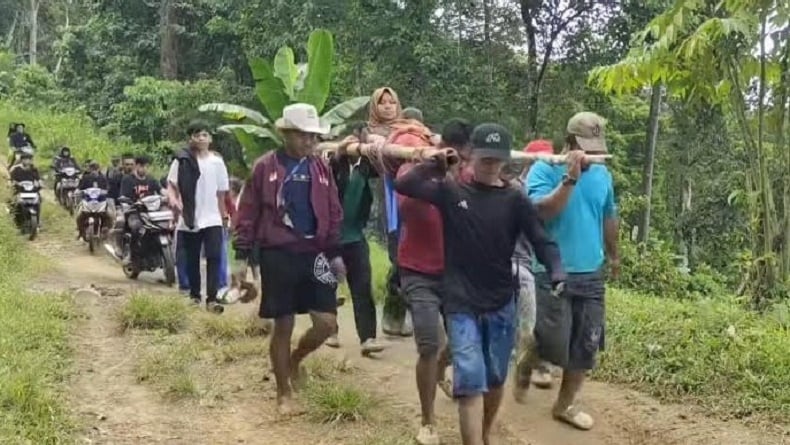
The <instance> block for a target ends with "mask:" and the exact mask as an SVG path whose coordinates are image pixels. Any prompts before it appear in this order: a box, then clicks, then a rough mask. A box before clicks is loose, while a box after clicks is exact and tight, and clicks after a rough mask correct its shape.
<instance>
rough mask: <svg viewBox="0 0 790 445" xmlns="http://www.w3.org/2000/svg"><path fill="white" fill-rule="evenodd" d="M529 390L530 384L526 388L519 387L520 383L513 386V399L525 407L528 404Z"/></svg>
mask: <svg viewBox="0 0 790 445" xmlns="http://www.w3.org/2000/svg"><path fill="white" fill-rule="evenodd" d="M528 389H529V383H527V385H526V386H524V385H519V384H518V382H516V383H514V384H513V398H514V399H516V403H518V404H520V405H524V404H526V403H527V391H528Z"/></svg>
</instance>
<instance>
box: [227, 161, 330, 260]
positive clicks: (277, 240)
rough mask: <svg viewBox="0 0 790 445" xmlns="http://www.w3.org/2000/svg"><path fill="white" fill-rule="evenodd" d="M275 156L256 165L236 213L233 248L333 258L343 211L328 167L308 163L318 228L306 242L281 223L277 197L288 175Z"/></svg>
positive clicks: (282, 211)
mask: <svg viewBox="0 0 790 445" xmlns="http://www.w3.org/2000/svg"><path fill="white" fill-rule="evenodd" d="M276 154H277V152H276V151H271V152H269V153H266V154H265V155H263V156H261V157H260V158H259V159H258V160H257V161H256V162H255V166H254V167H253V171H252V177H251V178H250V180H249V181H248V183H247V185H246V186H245V187H244V191H243V192H242V195H241V200H240V202H239V208H238V210H237V212H238V213H237V215H236V219H237V220H236V238H235V242H234V248H235V249H237V250H247V251H249V250H251V249H252V248H253V246H256V245H257V246H258V247H261V248H287V249H289V250H293V251H295V252H325V253H326V254H327V255H328V256H329V257H330V258H331V257H333V256H335V255H336V254H337V252H338V249H339V246H340V228H341V225H342V222H343V208H342V206H341V204H340V198H339V197H338V192H337V186H336V185H335V180H334V177H333V176H332V172H331V170H330V169H329V165H327V164H326V162H324V161H323V160H322V159H321V158H319V157H312V158H311V159H310V177H311V178H312V180H311V183H310V199H311V201H312V205H313V212H314V213H315V217H316V221H317V223H318V225H317V227H316V234H315V237H314V238H311V239H305V238H302V237H301V236H300V235H298V234H297V233H295V232H294V231H293V230H292V229H291V228H290V227H288V226H286V225H285V223H283V216H284V213H285V212H284V210H283V209H282V208H278V206H277V194H278V192H279V191H280V188H281V187H282V185H283V181H284V180H285V177H286V175H287V173H286V171H285V168H284V167H283V166H282V165H281V164H280V162H279V161H278V160H277V156H276Z"/></svg>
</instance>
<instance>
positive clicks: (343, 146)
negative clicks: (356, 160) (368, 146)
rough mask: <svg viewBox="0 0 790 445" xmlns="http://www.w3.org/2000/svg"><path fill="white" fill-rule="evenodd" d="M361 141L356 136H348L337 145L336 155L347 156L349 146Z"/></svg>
mask: <svg viewBox="0 0 790 445" xmlns="http://www.w3.org/2000/svg"><path fill="white" fill-rule="evenodd" d="M357 142H359V139H357V137H356V136H353V135H352V136H346V137H345V139H343V140H342V141H340V144H339V145H338V146H337V152H336V155H337V156H338V157H342V156H347V155H348V146H349V145H351V144H356V143H357Z"/></svg>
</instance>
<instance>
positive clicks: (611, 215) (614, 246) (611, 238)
mask: <svg viewBox="0 0 790 445" xmlns="http://www.w3.org/2000/svg"><path fill="white" fill-rule="evenodd" d="M619 238H620V218H619V216H618V214H617V204H616V203H615V201H614V186H613V185H612V180H611V176H610V179H609V186H608V190H607V194H606V207H605V208H604V220H603V241H604V248H605V249H606V258H607V259H608V261H609V264H610V265H611V266H612V271H613V275H615V277H616V276H617V273H618V272H619V265H620V253H619V251H618V241H619Z"/></svg>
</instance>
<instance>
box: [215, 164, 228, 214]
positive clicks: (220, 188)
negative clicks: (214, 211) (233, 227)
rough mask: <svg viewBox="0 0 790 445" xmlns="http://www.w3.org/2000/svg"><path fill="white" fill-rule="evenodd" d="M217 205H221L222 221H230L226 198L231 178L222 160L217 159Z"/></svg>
mask: <svg viewBox="0 0 790 445" xmlns="http://www.w3.org/2000/svg"><path fill="white" fill-rule="evenodd" d="M216 162H217V168H216V173H217V204H218V205H219V214H220V216H222V221H223V222H224V221H226V220H227V219H228V208H227V206H226V205H225V196H226V195H227V194H228V190H230V178H229V177H228V169H227V167H225V163H224V162H223V161H222V158H220V157H217V161H216Z"/></svg>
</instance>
